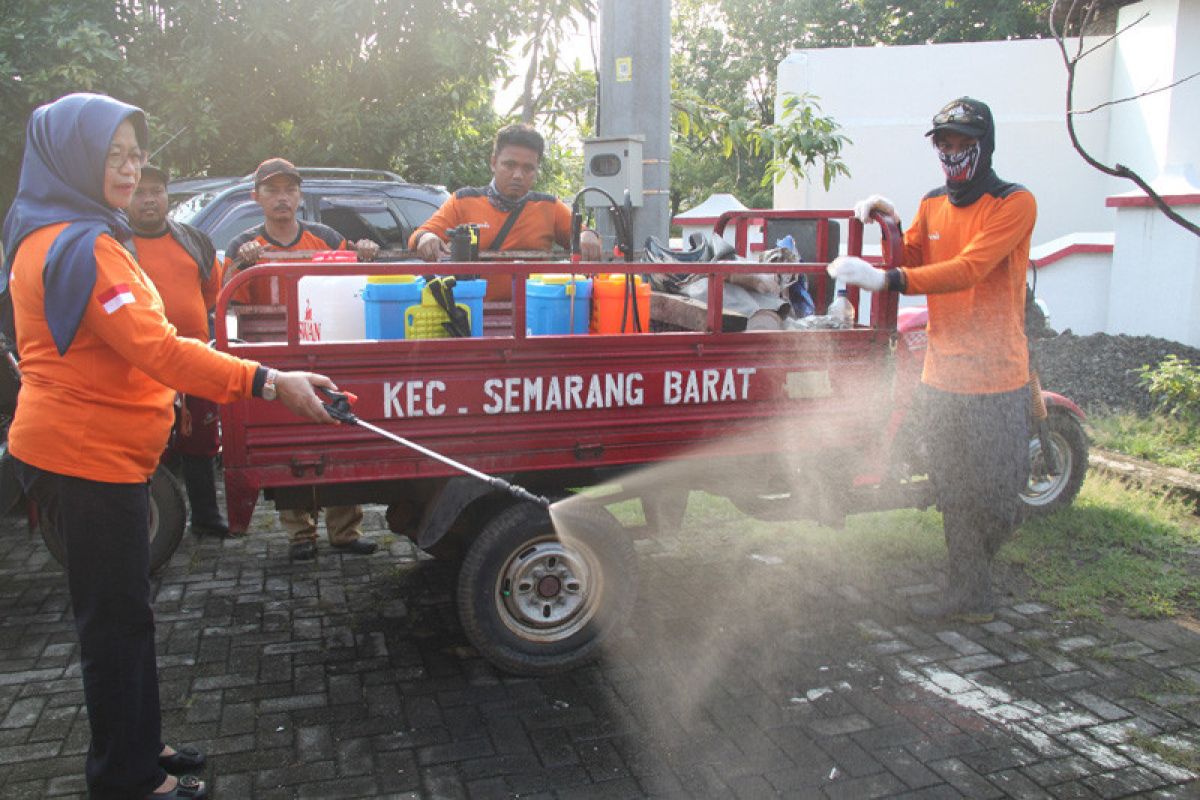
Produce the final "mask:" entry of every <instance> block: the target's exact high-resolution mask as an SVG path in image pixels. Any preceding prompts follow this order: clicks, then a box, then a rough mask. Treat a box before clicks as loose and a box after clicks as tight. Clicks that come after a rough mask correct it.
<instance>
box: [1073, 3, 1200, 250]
mask: <svg viewBox="0 0 1200 800" xmlns="http://www.w3.org/2000/svg"><path fill="white" fill-rule="evenodd" d="M1079 2H1080V0H1071V7H1070V10H1069V11H1068V12H1067V15H1066V17H1064V19H1063V31H1064V32H1065V31H1067V30H1069V29H1070V27H1071V20H1072V17H1073V16H1074V14H1075V11H1076V9H1077V7H1078V4H1079ZM1097 2H1098V0H1089V2H1088V3H1087V4H1086V5H1085V6H1084V7H1083V20H1082V21H1081V22H1080V25H1079V30H1080V34H1079V41H1080V52H1082V42H1083V33H1082V31H1083V28H1084V23H1086V22H1087V20H1088V18H1089V17H1091V16H1093V15H1094V14H1095V12H1096V8H1097ZM1058 3H1059V0H1054V3H1053V4H1052V5H1051V7H1050V31H1051V33H1052V34H1053V35H1054V39H1055V41H1056V42H1057V43H1058V49H1059V51H1060V52H1061V53H1062V56H1063V64H1064V66H1065V67H1066V70H1067V97H1066V105H1067V107H1066V121H1067V135H1068V136H1069V137H1070V139H1071V147H1073V148H1075V152H1077V153H1079V155H1080V156H1081V157H1082V158H1083V160H1084V161H1086V162H1087V163H1088V164H1089V165H1090V166H1091V167H1093V168H1094V169H1097V170H1099V171H1100V172H1103V173H1104V174H1105V175H1111V176H1112V177H1114V178H1123V179H1125V180H1130V181H1133V183H1134V184H1136V185H1137V187H1138V188H1140V189H1141V190H1142V191H1143V192H1145V193H1146V196H1147V197H1148V198H1150V202H1152V203H1153V204H1154V206H1155V207H1156V208H1157V209H1158V210H1159V211H1161V212H1162V213H1163V215H1164V216H1165V217H1166V218H1167V219H1169V220H1171V221H1172V222H1174V223H1175V224H1176V225H1179V226H1180V227H1181V228H1183V229H1184V230H1186V231H1188V232H1189V233H1191V234H1193V235H1195V236H1200V226H1198V225H1196V224H1195V223H1193V222H1191V221H1190V220H1188V219H1186V218H1184V217H1183V216H1182V215H1180V214H1179V213H1178V212H1177V211H1175V209H1173V208H1171V206H1170V204H1168V203H1167V201H1166V200H1164V199H1163V198H1162V196H1161V195H1159V194H1158V192H1156V191H1154V189H1152V188H1151V187H1150V184H1149V183H1147V182H1146V180H1145V179H1143V178H1142V176H1141V175H1139V174H1138V173H1137V172H1135V171H1134V170H1132V169H1130V168H1129V167H1127V166H1125V165H1124V164H1116V165H1114V166H1111V167H1110V166H1108V165H1107V164H1105V163H1103V162H1101V161H1100V160H1098V159H1096V158H1094V157H1093V156H1092V155H1091V153H1089V152H1088V151H1087V150H1086V149H1085V148H1084V147H1083V144H1082V143H1081V142H1080V141H1079V136H1078V135H1077V133H1076V131H1075V116H1076V114H1077V113H1090V112H1076V111H1075V109H1074V105H1075V67H1076V65H1077V64H1078V63H1079V59H1080V58H1082V57H1083V56H1081V55H1077V56H1075V57H1074V58H1072V57H1071V56H1070V55H1069V54H1068V53H1067V45H1066V42H1065V34H1064V33H1060V32H1059V31H1058V29H1057V28H1056V27H1055V25H1054V16H1055V12H1056V11H1057V10H1058ZM1144 18H1145V17H1144V16H1143V17H1142V18H1139V19H1138V20H1136V21H1135V22H1133V23H1131V24H1130V25H1127V26H1126V27H1125V28H1123V29H1122V30H1128V29H1129V28H1130V27H1132V26H1133V25H1136V24H1137V23H1138V22H1141V20H1142V19H1144ZM1117 33H1118V34H1119V33H1120V31H1118V32H1117ZM1116 36H1117V34H1114V35H1113V36H1112V37H1109V38H1108V39H1107V40H1106V43H1108V42H1111V41H1112V40H1113V39H1115V38H1116ZM1094 50H1095V48H1092V49H1091V50H1088V52H1089V53H1090V52H1093V51H1094ZM1084 55H1086V54H1084ZM1197 74H1200V73H1197ZM1194 77H1196V75H1189V76H1188V77H1186V78H1183V79H1182V80H1179V81H1176V82H1175V83H1173V84H1171V86H1165V87H1162V88H1161V89H1152V90H1149V91H1147V92H1143V93H1142V94H1140V95H1135V96H1132V97H1124V98H1118V99H1117V100H1110V101H1108V102H1107V103H1104V104H1102V105H1100V106H1097V108H1103V107H1104V106H1107V105H1116V104H1117V103H1123V102H1127V101H1129V100H1136V99H1137V98H1138V97H1145V96H1146V95H1149V94H1154V93H1156V92H1159V91H1163V90H1164V89H1170V88H1171V87H1172V86H1176V85H1178V84H1180V83H1183V82H1184V81H1187V80H1191V79H1192V78H1194ZM1092 110H1093V111H1094V110H1095V109H1092Z"/></svg>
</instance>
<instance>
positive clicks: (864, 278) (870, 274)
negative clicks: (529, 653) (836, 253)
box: [825, 256, 887, 292]
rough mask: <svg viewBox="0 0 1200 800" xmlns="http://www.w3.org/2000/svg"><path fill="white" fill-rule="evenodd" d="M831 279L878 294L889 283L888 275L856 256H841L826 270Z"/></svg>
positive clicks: (830, 263)
mask: <svg viewBox="0 0 1200 800" xmlns="http://www.w3.org/2000/svg"><path fill="white" fill-rule="evenodd" d="M825 271H826V272H828V273H829V275H830V277H832V278H833V279H834V280H838V281H841V282H842V283H852V284H854V285H855V286H861V287H862V288H864V289H869V290H870V291H872V292H878V291H879V290H880V289H882V288H883V287H884V284H886V283H887V273H886V272H884V271H883V270H881V269H875V268H874V267H873V266H871V265H870V264H868V263H867V262H866V261H863V260H862V259H861V258H856V257H855V256H840V257H838V258H835V259H834V260H833V261H831V262H829V266H827V267H826V268H825Z"/></svg>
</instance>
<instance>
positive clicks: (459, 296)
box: [418, 278, 487, 336]
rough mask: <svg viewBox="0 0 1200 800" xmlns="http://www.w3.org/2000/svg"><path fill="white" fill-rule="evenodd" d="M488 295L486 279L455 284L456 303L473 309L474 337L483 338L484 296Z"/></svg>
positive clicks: (472, 324)
mask: <svg viewBox="0 0 1200 800" xmlns="http://www.w3.org/2000/svg"><path fill="white" fill-rule="evenodd" d="M486 293H487V279H485V278H475V279H474V280H469V281H456V282H455V284H454V302H455V303H462V304H463V305H465V306H466V307H467V308H469V309H471V335H472V336H483V296H484V295H485V294H486ZM418 302H420V301H418Z"/></svg>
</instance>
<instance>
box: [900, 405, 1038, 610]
mask: <svg viewBox="0 0 1200 800" xmlns="http://www.w3.org/2000/svg"><path fill="white" fill-rule="evenodd" d="M919 409H920V411H919V414H920V419H921V424H922V430H924V431H925V432H926V437H927V442H928V444H929V450H928V453H929V464H930V476H931V477H932V478H933V482H934V488H935V491H936V494H937V504H938V509H939V510H940V511H941V512H942V529H943V532H944V533H945V536H946V549H947V552H948V555H949V560H948V565H949V573H950V574H949V582H948V586H949V590H950V593H951V594H953V595H957V596H959V597H960V598H963V599H967V598H973V599H976V600H978V601H979V602H980V604H981V605H987V604H989V603H990V602H991V562H992V557H993V556H995V554H996V553H997V552H998V551H999V550H1000V546H1001V545H1003V544H1004V542H1006V541H1007V540H1008V539H1009V537H1011V536H1012V534H1013V533H1014V532H1015V531H1016V529H1017V526H1018V525H1020V523H1021V518H1022V509H1023V505H1022V503H1021V497H1020V493H1021V490H1022V489H1024V488H1025V485H1026V483H1027V481H1028V480H1029V423H1028V417H1029V390H1028V389H1027V388H1024V387H1022V388H1020V389H1017V390H1014V391H1011V392H1001V393H999V394H970V395H968V394H955V393H952V392H943V391H940V390H937V389H933V388H931V387H929V386H925V385H923V384H922V386H921V395H920V404H919Z"/></svg>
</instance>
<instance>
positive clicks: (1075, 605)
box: [1001, 473, 1200, 619]
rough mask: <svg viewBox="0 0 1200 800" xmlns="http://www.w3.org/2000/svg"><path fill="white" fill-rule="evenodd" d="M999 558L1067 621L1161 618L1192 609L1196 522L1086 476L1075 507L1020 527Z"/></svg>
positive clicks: (1196, 593)
mask: <svg viewBox="0 0 1200 800" xmlns="http://www.w3.org/2000/svg"><path fill="white" fill-rule="evenodd" d="M1001 558H1002V559H1004V560H1007V561H1010V562H1011V563H1014V564H1017V565H1019V566H1021V567H1022V568H1023V569H1024V570H1025V572H1026V574H1027V575H1028V576H1029V577H1030V579H1031V580H1032V581H1033V584H1034V593H1035V594H1036V595H1037V597H1038V599H1041V600H1044V601H1046V602H1048V603H1050V604H1052V605H1055V606H1058V607H1060V608H1062V609H1063V610H1064V611H1065V612H1066V613H1067V614H1069V615H1071V616H1078V617H1089V618H1094V619H1098V618H1101V617H1103V616H1104V615H1105V614H1106V613H1108V612H1110V611H1118V612H1121V613H1126V614H1130V615H1132V616H1138V617H1150V618H1154V617H1169V616H1174V615H1177V614H1180V613H1183V612H1193V611H1195V610H1197V608H1200V589H1198V588H1197V587H1198V581H1200V521H1198V520H1197V519H1196V517H1195V516H1193V515H1192V514H1191V513H1190V511H1189V509H1188V508H1187V506H1186V505H1184V504H1183V503H1180V502H1178V501H1175V500H1172V499H1170V498H1164V497H1160V496H1158V495H1155V494H1153V493H1151V492H1148V491H1144V490H1141V489H1134V488H1129V487H1127V486H1124V485H1123V484H1121V483H1120V482H1119V481H1117V480H1114V479H1112V478H1107V477H1105V476H1102V475H1098V474H1096V473H1090V474H1089V475H1088V478H1087V480H1086V481H1085V482H1084V485H1083V491H1082V492H1081V493H1080V495H1079V498H1078V499H1077V500H1076V501H1075V504H1074V505H1073V506H1072V507H1071V508H1068V509H1064V510H1062V511H1060V512H1059V513H1058V514H1055V515H1053V516H1051V517H1048V518H1042V519H1034V520H1030V521H1027V522H1026V523H1025V524H1024V525H1023V526H1022V528H1021V531H1020V533H1019V535H1018V536H1017V538H1016V540H1015V541H1014V542H1012V543H1011V544H1010V545H1009V546H1008V547H1006V548H1005V549H1004V550H1003V551H1002V552H1001Z"/></svg>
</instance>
